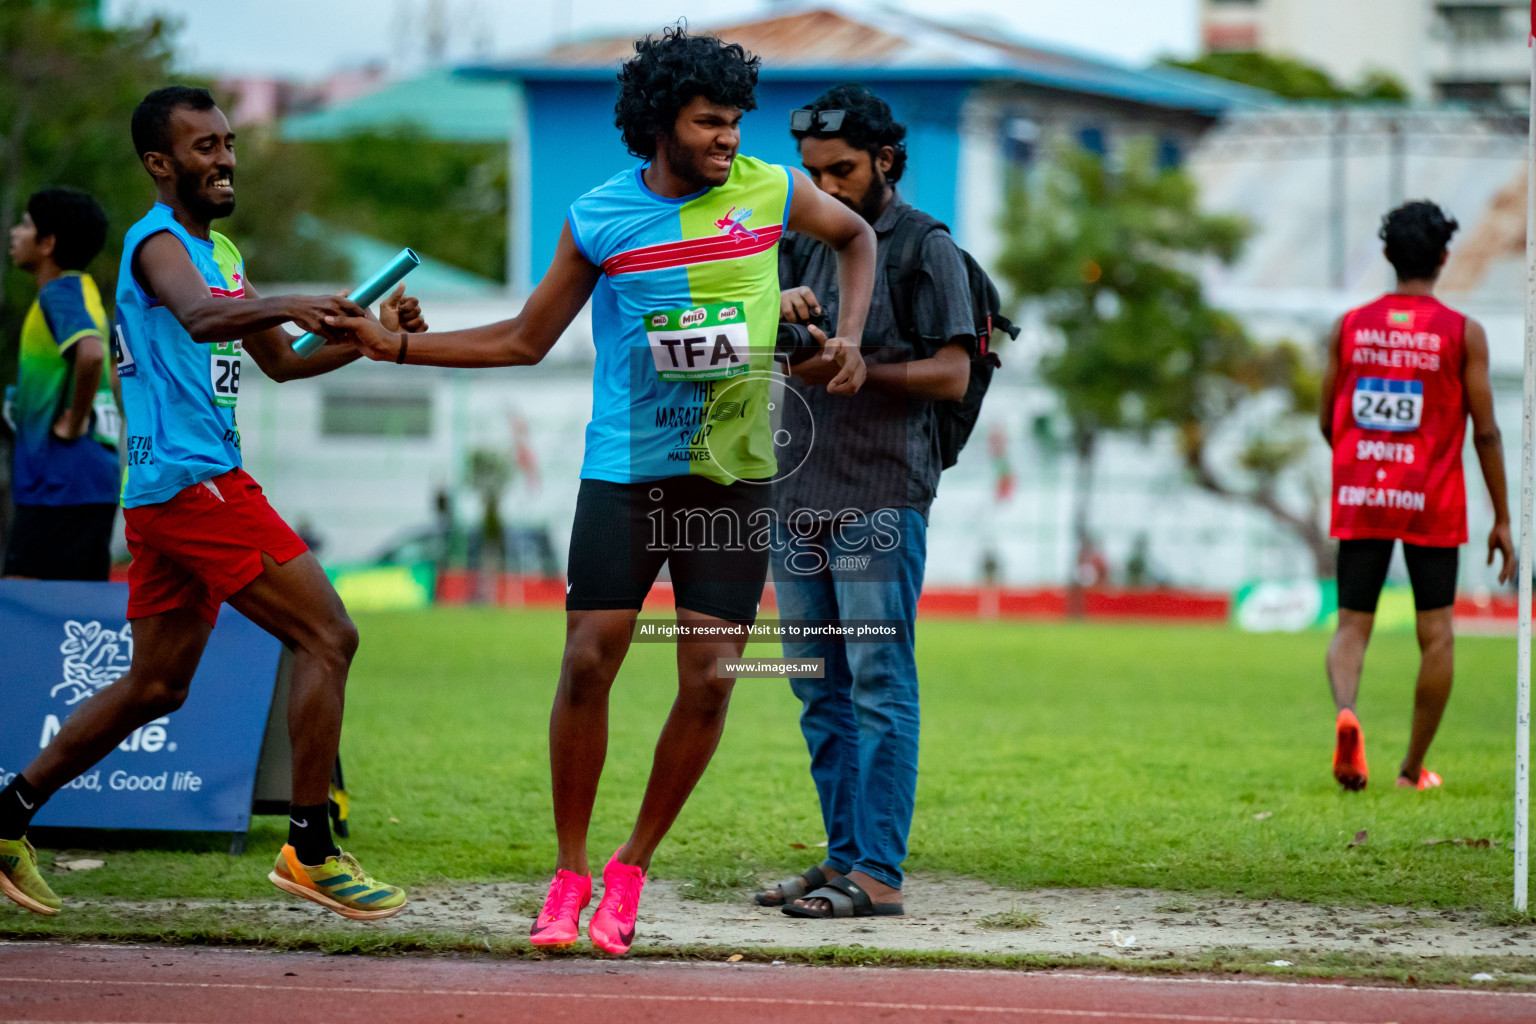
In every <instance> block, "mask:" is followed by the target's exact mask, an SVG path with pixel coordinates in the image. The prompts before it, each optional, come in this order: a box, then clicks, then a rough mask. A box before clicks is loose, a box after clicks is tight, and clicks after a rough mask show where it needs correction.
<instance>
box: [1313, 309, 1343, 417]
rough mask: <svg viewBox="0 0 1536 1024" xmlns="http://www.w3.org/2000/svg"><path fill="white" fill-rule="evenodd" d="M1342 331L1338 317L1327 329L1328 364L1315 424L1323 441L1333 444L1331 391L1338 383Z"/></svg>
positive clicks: (1324, 370)
mask: <svg viewBox="0 0 1536 1024" xmlns="http://www.w3.org/2000/svg"><path fill="white" fill-rule="evenodd" d="M1343 330H1344V318H1343V317H1339V318H1338V319H1337V320H1335V321H1334V322H1333V326H1332V327H1330V328H1329V329H1328V363H1327V365H1326V366H1325V367H1324V368H1323V386H1322V388H1321V390H1320V391H1319V392H1318V402H1317V422H1318V426H1319V427H1321V428H1322V431H1323V440H1324V441H1327V442H1328V443H1329V444H1330V445H1331V444H1333V389H1334V388H1335V387H1337V386H1338V382H1339V338H1340V335H1341V332H1342V331H1343Z"/></svg>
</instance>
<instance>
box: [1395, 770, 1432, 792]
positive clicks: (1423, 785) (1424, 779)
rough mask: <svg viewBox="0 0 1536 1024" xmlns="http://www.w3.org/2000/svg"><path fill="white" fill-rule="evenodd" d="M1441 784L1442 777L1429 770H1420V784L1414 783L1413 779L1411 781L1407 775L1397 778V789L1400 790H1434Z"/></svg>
mask: <svg viewBox="0 0 1536 1024" xmlns="http://www.w3.org/2000/svg"><path fill="white" fill-rule="evenodd" d="M1440 782H1441V779H1440V776H1438V775H1436V774H1435V773H1434V772H1432V771H1430V770H1429V769H1428V768H1424V767H1420V768H1419V781H1418V782H1414V781H1413V780H1412V779H1410V778H1409V777H1408V776H1406V775H1399V776H1398V777H1397V788H1398V789H1434V788H1435V787H1436V786H1438V785H1440Z"/></svg>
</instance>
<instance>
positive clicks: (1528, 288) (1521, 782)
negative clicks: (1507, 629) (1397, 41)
mask: <svg viewBox="0 0 1536 1024" xmlns="http://www.w3.org/2000/svg"><path fill="white" fill-rule="evenodd" d="M1525 177H1526V186H1525V187H1526V192H1525V274H1526V281H1525V375H1524V380H1523V382H1522V384H1523V387H1522V391H1523V395H1522V399H1523V401H1522V412H1521V421H1520V565H1519V572H1520V610H1519V614H1520V640H1519V644H1518V647H1517V654H1516V662H1515V909H1516V910H1517V911H1521V912H1524V910H1525V908H1526V885H1527V881H1528V873H1529V859H1530V818H1531V793H1530V785H1531V774H1530V766H1531V556H1532V555H1533V554H1536V538H1533V537H1532V535H1531V533H1532V522H1531V520H1532V503H1533V488H1532V480H1531V469H1532V461H1533V458H1536V47H1533V48H1532V49H1531V117H1530V143H1529V145H1528V147H1527V151H1526V168H1525Z"/></svg>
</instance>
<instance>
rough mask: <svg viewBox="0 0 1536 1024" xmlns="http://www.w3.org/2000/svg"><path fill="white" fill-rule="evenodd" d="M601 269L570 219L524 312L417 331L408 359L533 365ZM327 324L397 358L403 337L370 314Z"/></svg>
mask: <svg viewBox="0 0 1536 1024" xmlns="http://www.w3.org/2000/svg"><path fill="white" fill-rule="evenodd" d="M598 273H599V272H598V269H597V267H595V266H593V265H592V264H591V263H590V262H588V260H587V258H586V257H585V256H583V255H582V254H581V252H580V250H578V249H577V248H576V243H575V242H574V241H573V240H572V239H571V228H570V225H569V224H567V225H565V226H564V227H562V228H561V229H560V242H559V244H557V245H556V246H555V258H554V260H553V262H551V263H550V265H549V270H547V271H546V272H545V274H544V279H543V280H542V281H540V282H539V284H538V287H536V288H535V289H534V290H533V294H532V295H530V296H529V297H528V302H527V304H526V305H524V306H523V309H522V312H520V313H518V314H517V316H515V317H513V318H512V319H510V320H501V321H498V322H497V323H494V324H486V325H484V326H483V327H469V328H466V329H464V330H462V331H437V332H434V333H429V334H417V335H413V336H412V337H411V339H410V343H409V345H408V346H407V347H406V350H405V360H404V361H405V362H407V363H414V364H417V365H421V366H468V367H480V366H532V365H533V364H534V363H537V362H538V361H539V360H541V359H543V358H544V356H545V355H546V354H548V352H549V350H550V349H552V348H554V346H555V342H557V341H559V340H560V335H562V334H564V333H565V329H566V328H567V327H569V326H570V325H571V321H572V320H574V319H576V314H577V313H580V312H581V307H582V306H584V305H586V303H587V299H588V298H589V297H590V296H591V295H592V289H593V288H594V287H595V286H596V285H597V278H598ZM326 324H327V326H328V327H329V329H330V330H331V331H332V332H334V333H337V334H342V335H344V336H345V337H346V340H348V341H351V342H352V344H354V345H356V346H357V347H358V349H360V350H361V351H362V353H363V355H365V356H367V357H368V358H369V359H379V360H383V361H385V362H396V361H398V360H399V357H400V354H401V346H402V345H403V344H404V343H405V338H404V336H403V335H401V334H397V333H395V332H394V331H390V330H386V329H385V327H384V326H383V325H382V324H380V323H379V322H378V321H377V320H375V319H374V318H373V317H371V316H355V315H354V316H330V317H327V318H326Z"/></svg>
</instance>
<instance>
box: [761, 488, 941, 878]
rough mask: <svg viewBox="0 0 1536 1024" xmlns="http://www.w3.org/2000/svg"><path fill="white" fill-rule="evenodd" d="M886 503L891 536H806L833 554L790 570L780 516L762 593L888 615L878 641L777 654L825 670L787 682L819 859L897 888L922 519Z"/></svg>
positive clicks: (785, 613) (815, 612)
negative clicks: (888, 635) (846, 559)
mask: <svg viewBox="0 0 1536 1024" xmlns="http://www.w3.org/2000/svg"><path fill="white" fill-rule="evenodd" d="M892 511H894V512H895V513H896V514H897V515H898V516H899V518H898V520H897V522H899V524H900V525H899V534H900V542H899V543H898V544H896V546H894V547H893V548H890V549H889V550H884V551H882V550H879V549H878V546H876V545H874V544H873V543H872V541H873V540H874V534H875V531H874V530H873V529H872V528H870V527H869V526H860V527H856V528H853V529H848V530H844V531H843V532H842V534H841V536H836V537H834V536H832V535H831V534H830V532H824V533H823V534H822V535H821V536H820V537H819V538H818V542H819V543H820V544H821V545H822V546H823V547H824V548H825V551H826V553H827V554H828V555H829V556H830V560H831V561H833V562H834V564H832V565H829V566H826V567H823V568H821V569H819V571H811V572H807V571H806V567H805V559H804V558H803V557H802V558H800V559H799V562H800V564H799V566H798V569H799V571H793V569H792V568H791V567H789V566H786V565H785V560H786V557H787V552H786V550H785V545H784V543H783V541H784V540H785V539H786V536H787V535H786V533H785V528H784V526H783V525H782V524H781V525H780V526H779V527H778V531H779V533H778V535H777V537H776V540H777V541H778V542H779V543H776V544H775V552H774V592H775V594H776V595H777V599H778V605H779V618H780V619H786V620H787V619H831V620H842V621H844V622H851V621H855V620H866V619H883V620H890V621H893V622H895V623H897V625H898V635H897V637H896V638H895V639H892V640H889V641H881V642H878V643H854V642H847V643H844V642H841V641H837V640H811V641H802V642H794V643H791V642H789V641H785V643H784V656H785V657H787V658H822V659H825V666H826V671H825V678H822V679H791V680H790V686H791V688H792V689H793V690H794V692H795V696H797V697H799V698H800V701H801V704H802V705H803V706H802V709H801V712H800V731H801V732H802V733H804V734H805V743H806V746H807V747H809V748H810V752H811V778H812V779H813V780H815V783H816V792H817V794H818V795H819V796H820V798H821V818H822V822H823V824H825V826H826V829H827V858H826V860H827V863H828V864H829V865H831V866H832V867H833V868H836V869H837V870H839V871H842V872H845V873H846V872H848V871H862V872H864V873H865V874H867V875H869V876H870V877H871V878H874V879H876V880H878V881H880V882H883V883H885V884H886V885H889V886H894V887H895V888H898V889H899V888H901V880H902V874H901V864H902V861H904V860H906V858H907V833H908V832H909V831H910V830H911V827H912V805H913V802H914V800H915V797H916V793H917V734H918V707H917V661H916V659H915V657H914V639H915V638H914V624H915V622H916V619H917V598H918V594H920V593H921V592H922V589H923V567H924V563H925V561H926V558H927V534H928V525H927V523H926V522H925V521H924V519H923V517H922V516H921V515H919V514H918V513H917V512H915V511H913V510H912V509H908V508H903V509H896V510H892ZM884 532H885V536H886V537H887V538H888V537H889V536H890V535H891V534H890V531H889V530H887V531H884ZM861 542H862V543H861ZM848 553H857V554H858V555H869V556H870V562H869V564H868V566H867V567H863V568H861V569H853V568H847V567H845V566H843V565H839V564H836V559H837V558H838V556H839V555H840V554H848ZM903 627H904V628H903Z"/></svg>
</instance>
